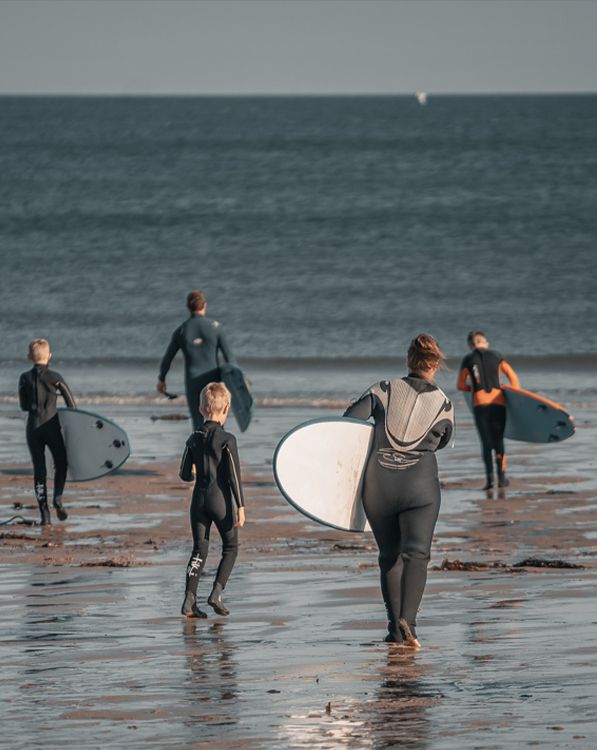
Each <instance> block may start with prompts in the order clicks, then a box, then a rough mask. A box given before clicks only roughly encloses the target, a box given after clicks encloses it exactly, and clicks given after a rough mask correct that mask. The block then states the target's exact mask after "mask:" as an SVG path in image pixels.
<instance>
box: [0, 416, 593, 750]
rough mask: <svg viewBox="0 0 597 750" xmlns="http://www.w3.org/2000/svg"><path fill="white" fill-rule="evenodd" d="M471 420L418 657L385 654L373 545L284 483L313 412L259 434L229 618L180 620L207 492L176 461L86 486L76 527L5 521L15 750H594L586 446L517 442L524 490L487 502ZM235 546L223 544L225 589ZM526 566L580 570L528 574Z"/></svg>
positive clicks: (1, 612)
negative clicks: (294, 433) (331, 523)
mask: <svg viewBox="0 0 597 750" xmlns="http://www.w3.org/2000/svg"><path fill="white" fill-rule="evenodd" d="M308 416H312V415H311V414H305V415H304V418H307V417H308ZM463 420H464V425H462V427H464V432H463V441H462V442H461V444H460V447H459V449H458V451H453V452H452V453H451V454H448V455H447V456H446V458H445V459H444V458H443V457H442V480H443V483H444V491H443V507H442V514H441V516H440V523H439V524H438V528H437V535H436V539H435V542H434V546H433V551H432V561H431V565H430V572H429V581H428V587H427V591H426V594H425V598H424V600H423V607H422V611H421V613H420V618H419V630H420V635H421V640H422V642H423V645H424V648H423V649H422V650H421V651H420V652H418V653H411V652H407V651H405V650H404V649H397V648H395V647H392V646H389V645H387V644H384V643H382V642H381V639H382V637H383V635H384V630H385V620H384V612H383V606H382V603H381V597H380V593H379V588H378V573H377V566H376V557H375V549H374V545H373V540H372V537H371V536H370V535H368V534H347V533H341V532H335V531H332V530H330V529H326V528H325V527H322V526H318V525H316V524H313V523H311V522H310V521H308V520H307V519H305V518H303V517H302V516H300V515H299V514H297V513H296V512H295V511H294V510H292V509H291V508H290V507H289V506H288V505H287V504H286V503H285V502H284V500H283V499H282V498H281V497H280V495H279V494H278V492H277V490H276V489H275V487H274V485H273V481H272V479H271V472H270V467H269V466H268V464H267V462H266V456H267V451H266V446H267V445H268V444H270V445H273V444H275V440H276V438H277V436H278V435H279V434H281V432H283V431H284V429H286V426H287V424H290V423H293V422H295V421H300V419H297V414H296V413H294V412H289V413H286V414H280V412H274V411H272V412H270V413H267V412H266V413H263V414H261V415H260V418H259V423H258V424H257V425H256V426H255V431H254V433H253V436H251V435H250V434H249V435H246V436H243V437H242V441H241V456H243V458H244V459H245V465H244V477H245V484H246V489H247V496H248V498H247V506H248V522H247V525H246V526H245V528H244V529H243V530H242V547H241V553H240V556H239V560H238V563H237V567H236V568H235V570H234V572H233V576H232V578H231V580H230V583H229V586H228V588H227V591H226V597H225V599H226V602H227V604H228V605H229V606H230V609H231V612H232V614H231V616H230V617H228V618H221V617H217V616H215V615H213V614H210V616H209V618H208V620H205V621H193V620H183V619H182V618H181V617H180V616H179V615H178V611H179V607H180V604H181V600H182V592H183V586H184V569H185V565H186V561H187V558H188V554H189V551H190V544H189V531H188V519H187V509H188V502H189V498H190V489H189V488H188V487H186V486H185V485H183V484H182V483H181V482H179V481H178V479H177V477H176V474H177V463H176V462H175V461H174V460H173V458H169V459H164V460H158V461H154V460H149V458H148V457H147V456H141V457H139V456H137V458H136V460H134V461H133V462H131V463H128V464H127V465H126V466H125V467H124V469H123V470H122V471H120V472H118V473H116V474H114V475H112V476H111V477H109V478H107V479H105V480H104V481H102V482H93V483H89V484H79V485H71V486H70V487H69V492H68V506H69V511H70V513H71V515H70V518H69V520H68V521H67V522H66V523H65V524H61V525H59V524H58V523H56V524H55V525H54V526H53V527H52V528H51V529H43V530H42V529H40V528H38V527H26V526H9V527H7V526H2V527H0V574H1V576H2V586H1V589H0V590H1V600H2V602H1V603H2V606H1V607H0V640H1V648H2V667H3V669H2V672H1V677H0V696H1V697H2V730H3V731H2V734H1V736H0V747H7V748H8V747H10V748H18V747H28V748H31V747H33V748H35V747H44V748H48V747H59V746H61V745H63V744H68V745H71V746H74V747H85V748H88V747H89V748H91V747H98V748H99V747H104V748H105V747H114V748H120V747H124V746H125V745H126V746H127V747H139V748H141V747H144V748H145V747H164V748H169V747H172V748H203V747H210V748H214V747H215V748H231V749H232V748H301V747H317V748H338V747H346V748H386V747H411V748H425V749H428V748H429V749H431V748H433V749H435V748H437V749H438V750H439V749H442V750H443V749H444V748H445V749H446V750H451V749H452V748H454V750H456V749H457V748H458V749H460V748H488V749H489V748H502V747H503V748H506V747H508V748H512V747H527V746H529V747H531V746H537V747H562V748H565V747H584V748H593V747H595V746H596V745H597V701H596V695H597V673H596V671H595V666H596V665H595V662H596V657H595V655H596V654H597V634H596V630H595V620H596V616H595V613H596V611H597V601H596V600H597V588H596V584H597V565H596V563H595V556H594V555H595V549H596V547H597V533H596V532H595V518H596V516H597V512H596V511H597V487H596V485H595V477H594V475H593V473H592V472H593V469H592V468H591V466H590V465H588V464H586V463H585V464H584V465H583V464H582V461H581V462H580V464H579V462H578V461H575V462H571V460H570V459H569V460H566V457H567V456H568V457H570V456H572V455H574V456H576V457H578V451H579V447H578V446H581V445H582V446H584V445H585V444H586V440H585V439H583V440H582V441H578V446H577V447H576V450H575V452H574V453H573V451H574V449H575V446H573V445H572V440H571V441H569V443H570V445H571V448H568V447H567V445H566V444H565V445H563V446H561V447H559V448H558V452H557V453H555V452H551V453H546V452H545V448H535V447H533V446H526V445H525V446H520V447H519V448H518V449H517V455H516V458H515V459H513V469H512V477H513V482H512V487H511V488H509V489H508V492H507V495H506V496H505V497H502V498H497V497H494V498H491V499H490V498H487V497H485V495H484V493H482V492H481V491H479V490H478V489H476V488H477V487H478V486H479V484H480V482H479V480H478V479H476V480H472V479H470V476H471V475H473V476H478V473H479V470H480V459H479V456H478V450H477V448H476V444H475V442H474V440H475V438H474V433H471V432H470V429H469V428H470V424H467V423H466V416H465V415H464V416H463ZM165 429H166V432H165V433H164V434H166V433H167V430H170V429H174V428H173V427H172V426H171V425H170V426H168V427H167V428H165ZM176 429H178V430H179V431H180V432H181V434H182V433H184V432H185V431H186V428H185V427H184V426H179V427H178V428H176ZM467 429H469V431H468V432H467ZM588 434H589V430H588V428H587V430H586V434H585V436H584V437H585V438H586V437H587V436H588ZM576 437H578V436H575V438H574V439H575V440H576ZM249 442H250V443H251V446H252V448H251V450H249V449H248V447H249ZM243 443H245V446H246V447H247V450H245V451H244V452H243ZM178 444H179V443H178ZM259 446H261V448H260V447H259ZM154 447H155V446H154ZM582 450H587V451H589V448H583V449H582ZM582 450H581V454H582ZM583 466H584V468H583ZM471 468H472V471H471ZM541 470H542V471H541ZM0 471H1V473H0V508H1V510H2V518H7V517H8V516H9V515H11V514H12V513H13V512H19V513H22V514H23V515H25V516H28V517H36V512H35V510H34V509H33V507H32V506H33V503H32V500H33V498H32V493H31V476H30V469H29V467H28V466H27V465H26V464H23V463H18V464H15V463H10V464H5V465H3V466H2V467H1V469H0ZM473 472H474V473H473ZM13 503H22V504H24V505H25V508H24V509H22V510H18V511H13V510H12V505H13ZM28 506H30V507H28ZM218 551H219V542H218V540H217V535H216V538H214V539H213V541H212V550H211V552H210V557H209V558H208V563H207V575H206V578H207V579H210V580H211V576H212V575H213V572H214V570H215V566H216V565H217V561H218ZM528 558H542V559H547V560H551V561H553V560H564V561H566V562H568V563H571V564H574V565H579V566H582V567H578V568H564V569H558V568H541V567H522V568H521V567H516V563H520V562H523V561H525V560H528ZM444 560H447V561H448V563H447V564H445V565H444V567H447V568H451V567H454V566H453V563H454V561H456V560H459V561H462V562H471V561H474V562H476V563H479V565H478V566H477V569H476V570H451V569H447V570H441V569H440V568H441V566H442V562H443V561H444ZM494 564H499V567H497V566H496V567H492V566H494ZM484 566H488V567H484ZM209 588H210V587H209V583H208V581H207V580H206V581H205V582H204V583H203V585H202V586H201V588H200V594H203V595H204V596H206V595H207V593H208V592H209ZM210 613H211V610H210Z"/></svg>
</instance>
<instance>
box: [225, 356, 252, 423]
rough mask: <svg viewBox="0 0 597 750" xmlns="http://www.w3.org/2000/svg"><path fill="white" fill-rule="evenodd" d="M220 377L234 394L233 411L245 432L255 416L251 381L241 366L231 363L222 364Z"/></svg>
mask: <svg viewBox="0 0 597 750" xmlns="http://www.w3.org/2000/svg"><path fill="white" fill-rule="evenodd" d="M220 379H221V380H222V382H223V383H224V385H225V386H226V388H228V390H229V391H230V394H231V396H232V413H233V414H234V417H235V419H236V422H237V424H238V426H239V429H240V431H241V432H245V430H246V429H247V428H248V427H249V425H250V424H251V419H252V418H253V396H252V394H251V390H250V388H249V383H248V381H247V379H246V377H245V375H244V373H243V371H242V370H241V369H240V367H237V366H236V365H232V364H230V363H227V364H224V365H220Z"/></svg>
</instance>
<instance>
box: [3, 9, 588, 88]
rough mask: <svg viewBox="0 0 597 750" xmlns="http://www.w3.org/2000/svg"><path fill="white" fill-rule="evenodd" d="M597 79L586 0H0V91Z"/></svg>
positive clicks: (561, 83)
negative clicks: (165, 0)
mask: <svg viewBox="0 0 597 750" xmlns="http://www.w3.org/2000/svg"><path fill="white" fill-rule="evenodd" d="M418 89H423V90H425V91H430V92H510V91H511V92H519V91H525V92H526V91H536V92H545V91H566V92H572V91H597V2H596V1H595V0H553V1H550V0H530V1H528V0H413V1H410V0H409V1H404V2H402V1H401V0H217V1H216V2H212V1H211V0H209V1H208V0H206V1H205V2H203V1H201V0H196V1H193V0H188V1H180V0H169V1H167V2H162V0H154V1H152V0H39V1H37V0H0V93H87V94H98V93H116V94H135V93H150V94H153V93H167V94H175V93H189V94H193V93H199V94H201V93H206V94H228V93H241V94H250V93H376V92H379V93H402V92H412V91H415V90H418Z"/></svg>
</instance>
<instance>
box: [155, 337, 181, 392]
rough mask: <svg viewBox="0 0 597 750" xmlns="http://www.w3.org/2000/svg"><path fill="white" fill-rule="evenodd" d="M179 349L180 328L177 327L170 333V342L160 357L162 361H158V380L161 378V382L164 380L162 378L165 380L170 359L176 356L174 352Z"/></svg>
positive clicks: (170, 362)
mask: <svg viewBox="0 0 597 750" xmlns="http://www.w3.org/2000/svg"><path fill="white" fill-rule="evenodd" d="M179 349H180V328H177V329H176V330H175V331H174V333H173V334H172V338H171V339H170V343H169V344H168V348H167V349H166V353H165V354H164V356H163V357H162V361H161V362H160V374H159V375H158V380H161V381H162V383H163V382H164V380H166V375H167V374H168V370H169V369H170V365H171V364H172V360H173V359H174V357H175V356H176V352H177V351H178V350H179Z"/></svg>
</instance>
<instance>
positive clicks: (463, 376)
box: [456, 367, 473, 392]
mask: <svg viewBox="0 0 597 750" xmlns="http://www.w3.org/2000/svg"><path fill="white" fill-rule="evenodd" d="M469 378H470V372H469V369H468V367H461V368H460V372H459V373H458V380H457V382H456V388H458V390H459V391H468V392H470V391H472V390H473V388H472V386H471V385H470V384H469V383H467V380H468V379H469Z"/></svg>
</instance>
